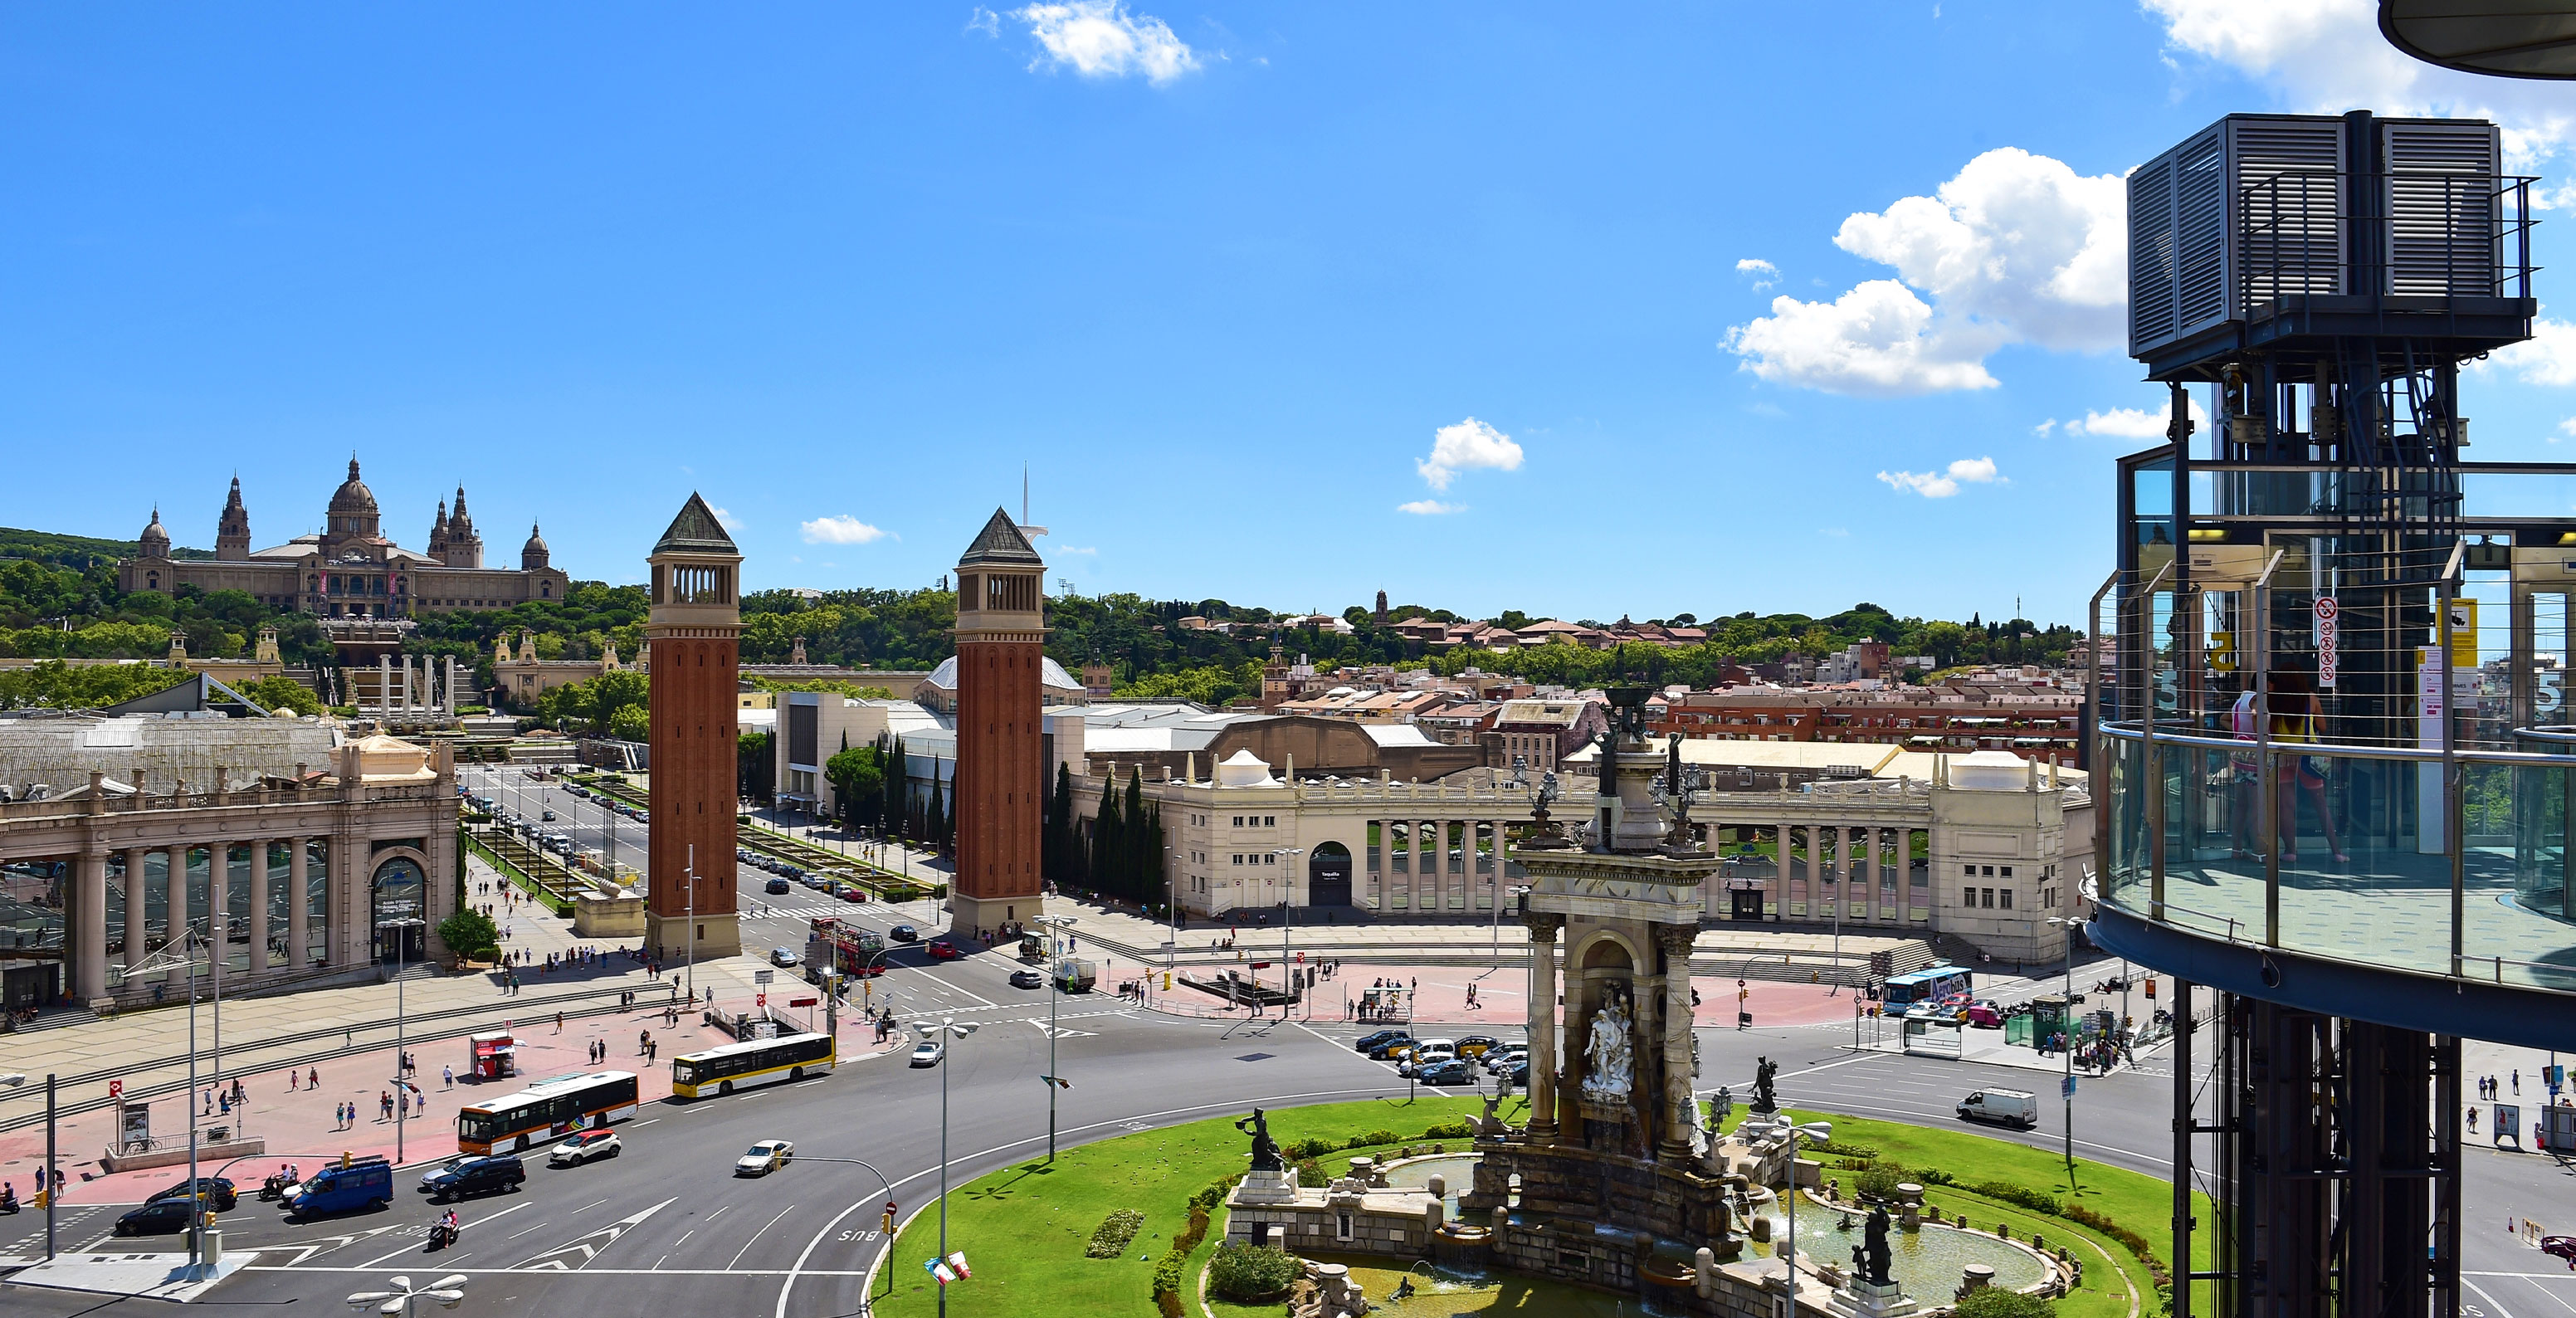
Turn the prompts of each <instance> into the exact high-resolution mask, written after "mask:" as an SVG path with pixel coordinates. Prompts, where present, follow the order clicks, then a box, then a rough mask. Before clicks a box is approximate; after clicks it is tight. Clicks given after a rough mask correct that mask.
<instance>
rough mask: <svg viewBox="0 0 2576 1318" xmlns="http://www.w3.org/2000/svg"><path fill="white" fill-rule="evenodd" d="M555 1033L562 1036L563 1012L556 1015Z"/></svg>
mask: <svg viewBox="0 0 2576 1318" xmlns="http://www.w3.org/2000/svg"><path fill="white" fill-rule="evenodd" d="M555 1033H557V1034H561V1033H563V1013H562V1012H556V1013H555Z"/></svg>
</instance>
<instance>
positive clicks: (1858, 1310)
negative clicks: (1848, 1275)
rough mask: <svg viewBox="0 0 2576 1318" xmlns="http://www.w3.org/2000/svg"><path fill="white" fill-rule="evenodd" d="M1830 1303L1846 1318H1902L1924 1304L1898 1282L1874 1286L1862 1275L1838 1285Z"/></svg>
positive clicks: (1828, 1304)
mask: <svg viewBox="0 0 2576 1318" xmlns="http://www.w3.org/2000/svg"><path fill="white" fill-rule="evenodd" d="M1826 1304H1827V1306H1828V1307H1830V1308H1831V1309H1832V1310H1833V1311H1834V1312H1835V1313H1837V1314H1841V1315H1843V1318H1900V1315H1904V1314H1909V1313H1912V1312H1914V1311H1915V1310H1916V1309H1918V1308H1921V1307H1922V1306H1921V1305H1919V1304H1917V1303H1915V1302H1914V1300H1913V1299H1911V1298H1909V1297H1908V1296H1907V1295H1906V1294H1905V1292H1904V1291H1902V1290H1899V1289H1898V1288H1897V1287H1896V1286H1894V1285H1887V1286H1874V1285H1871V1284H1870V1283H1868V1282H1866V1281H1863V1280H1861V1279H1860V1278H1858V1277H1854V1278H1852V1279H1851V1280H1849V1281H1847V1282H1844V1283H1843V1284H1842V1285H1840V1286H1837V1287H1835V1288H1834V1293H1833V1298H1832V1299H1830V1300H1827V1301H1826Z"/></svg>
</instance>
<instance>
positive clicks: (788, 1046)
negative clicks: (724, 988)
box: [671, 1034, 840, 1098]
mask: <svg viewBox="0 0 2576 1318" xmlns="http://www.w3.org/2000/svg"><path fill="white" fill-rule="evenodd" d="M839 1061H840V1054H839V1052H838V1050H837V1049H835V1048H834V1047H833V1044H832V1036H830V1035H828V1034H782V1035H780V1036H778V1037H777V1038H775V1039H745V1040H743V1041H742V1042H741V1043H729V1044H726V1045H725V1046H724V1047H722V1048H710V1049H708V1050H706V1051H705V1052H702V1053H691V1054H689V1055H688V1056H686V1057H676V1058H673V1059H672V1060H671V1092H672V1093H673V1094H674V1095H676V1096H678V1097H681V1098H700V1097H704V1096H706V1095H708V1094H730V1093H732V1092H733V1091H734V1090H736V1089H738V1088H740V1089H748V1088H750V1087H751V1086H753V1085H765V1084H770V1083H772V1082H774V1081H779V1080H802V1079H804V1078H805V1077H807V1076H809V1075H828V1074H830V1073H831V1070H832V1067H833V1066H834V1065H835V1064H836V1063H838V1062H839Z"/></svg>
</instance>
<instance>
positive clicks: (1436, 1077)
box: [1413, 1060, 1476, 1085]
mask: <svg viewBox="0 0 2576 1318" xmlns="http://www.w3.org/2000/svg"><path fill="white" fill-rule="evenodd" d="M1413 1078H1414V1079H1416V1080H1419V1081H1421V1082H1422V1083H1424V1084H1426V1085H1472V1084H1474V1083H1476V1069H1475V1068H1474V1067H1471V1066H1469V1065H1467V1063H1466V1062H1465V1061H1463V1060H1458V1061H1447V1062H1442V1063H1439V1064H1438V1065H1436V1066H1432V1067H1430V1068H1428V1069H1426V1070H1424V1071H1423V1072H1422V1073H1421V1074H1420V1075H1417V1076H1415V1077H1413Z"/></svg>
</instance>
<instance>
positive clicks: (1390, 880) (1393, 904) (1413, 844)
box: [1365, 815, 1511, 914]
mask: <svg viewBox="0 0 2576 1318" xmlns="http://www.w3.org/2000/svg"><path fill="white" fill-rule="evenodd" d="M1397 825H1402V826H1403V827H1404V829H1405V838H1404V840H1403V842H1402V843H1401V844H1398V842H1397V841H1396V836H1395V830H1396V827H1397ZM1369 827H1370V828H1372V829H1374V830H1376V833H1377V837H1378V843H1377V845H1376V846H1375V847H1373V848H1370V849H1369V856H1368V857H1367V862H1366V863H1369V864H1371V865H1372V866H1373V868H1372V869H1371V870H1370V871H1369V873H1368V874H1367V875H1366V876H1365V878H1366V881H1367V883H1368V885H1369V887H1370V890H1371V892H1370V895H1371V896H1372V897H1374V899H1375V902H1376V906H1377V909H1378V910H1380V911H1414V912H1430V913H1434V914H1438V913H1444V912H1450V911H1456V912H1466V911H1485V912H1491V911H1492V910H1493V909H1494V900H1495V897H1496V895H1497V894H1498V893H1499V892H1500V891H1501V889H1502V881H1503V876H1504V866H1505V864H1506V862H1507V861H1509V859H1510V851H1511V842H1510V838H1511V824H1510V821H1508V820H1503V819H1476V818H1464V819H1462V818H1459V817H1457V816H1455V815H1448V816H1435V817H1432V818H1428V819H1410V818H1406V817H1404V816H1401V815H1399V816H1395V817H1392V818H1379V819H1373V820H1371V821H1370V822H1369ZM1453 831H1456V832H1457V834H1458V838H1457V845H1456V848H1455V850H1456V853H1457V854H1455V855H1452V854H1451V852H1452V847H1451V845H1450V835H1451V833H1452V832H1453ZM1479 842H1483V843H1484V844H1486V845H1488V846H1490V847H1491V848H1492V850H1491V852H1490V853H1486V852H1480V851H1479V850H1478V849H1477V848H1478V843H1479ZM1399 856H1400V857H1403V858H1404V861H1405V863H1404V865H1403V866H1402V867H1401V868H1399V867H1398V866H1397V865H1396V863H1395V862H1396V859H1397V858H1398V857H1399ZM1480 865H1482V866H1484V868H1481V869H1480V868H1479V866H1480Z"/></svg>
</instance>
